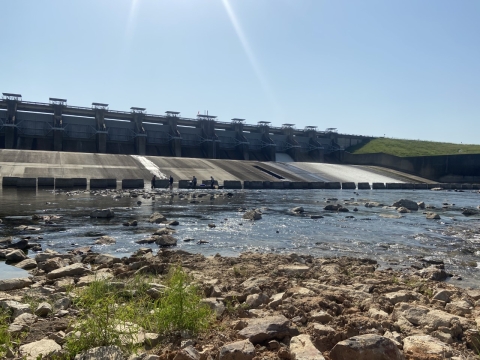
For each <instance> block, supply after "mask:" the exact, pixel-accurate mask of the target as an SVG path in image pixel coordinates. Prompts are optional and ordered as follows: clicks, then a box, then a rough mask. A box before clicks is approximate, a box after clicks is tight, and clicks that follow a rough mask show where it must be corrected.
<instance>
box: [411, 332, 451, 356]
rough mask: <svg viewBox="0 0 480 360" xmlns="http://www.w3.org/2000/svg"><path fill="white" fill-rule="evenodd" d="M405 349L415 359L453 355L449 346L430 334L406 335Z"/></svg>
mask: <svg viewBox="0 0 480 360" xmlns="http://www.w3.org/2000/svg"><path fill="white" fill-rule="evenodd" d="M403 351H404V353H405V354H407V355H408V356H410V358H413V359H445V358H447V357H451V356H452V351H451V349H450V347H449V346H447V345H445V344H444V343H442V342H441V341H440V340H437V339H435V338H434V337H432V336H430V335H415V336H408V337H406V338H405V339H403Z"/></svg>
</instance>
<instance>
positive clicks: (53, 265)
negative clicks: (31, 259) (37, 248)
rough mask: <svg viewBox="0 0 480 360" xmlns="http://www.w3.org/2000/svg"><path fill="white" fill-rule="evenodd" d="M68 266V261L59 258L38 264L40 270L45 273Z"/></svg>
mask: <svg viewBox="0 0 480 360" xmlns="http://www.w3.org/2000/svg"><path fill="white" fill-rule="evenodd" d="M37 256H38V255H37ZM35 259H37V257H35ZM37 263H38V260H37ZM67 264H68V263H67V262H66V261H64V260H63V259H61V258H59V257H54V258H51V259H48V260H47V261H45V262H42V263H38V268H39V269H40V270H43V271H45V272H47V273H49V272H51V271H53V270H56V269H60V268H62V267H64V266H66V265H67Z"/></svg>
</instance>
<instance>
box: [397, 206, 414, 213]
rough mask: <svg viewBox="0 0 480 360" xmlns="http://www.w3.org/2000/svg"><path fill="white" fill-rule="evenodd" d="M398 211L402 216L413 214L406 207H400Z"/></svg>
mask: <svg viewBox="0 0 480 360" xmlns="http://www.w3.org/2000/svg"><path fill="white" fill-rule="evenodd" d="M397 211H398V212H399V213H400V214H407V213H409V212H411V211H410V210H408V209H407V208H406V207H404V206H400V207H399V208H398V209H397Z"/></svg>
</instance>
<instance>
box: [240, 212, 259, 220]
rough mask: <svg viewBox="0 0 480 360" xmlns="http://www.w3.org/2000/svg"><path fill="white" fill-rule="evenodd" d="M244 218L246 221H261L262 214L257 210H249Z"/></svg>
mask: <svg viewBox="0 0 480 360" xmlns="http://www.w3.org/2000/svg"><path fill="white" fill-rule="evenodd" d="M243 218H244V219H246V220H260V219H261V218H262V214H261V213H260V212H259V211H257V210H248V211H246V212H245V214H243Z"/></svg>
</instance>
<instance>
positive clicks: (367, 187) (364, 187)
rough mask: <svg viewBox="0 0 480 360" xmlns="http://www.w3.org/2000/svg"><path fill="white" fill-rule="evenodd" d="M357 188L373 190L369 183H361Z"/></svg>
mask: <svg viewBox="0 0 480 360" xmlns="http://www.w3.org/2000/svg"><path fill="white" fill-rule="evenodd" d="M357 187H358V190H371V187H370V184H369V183H367V182H359V183H358V184H357Z"/></svg>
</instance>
